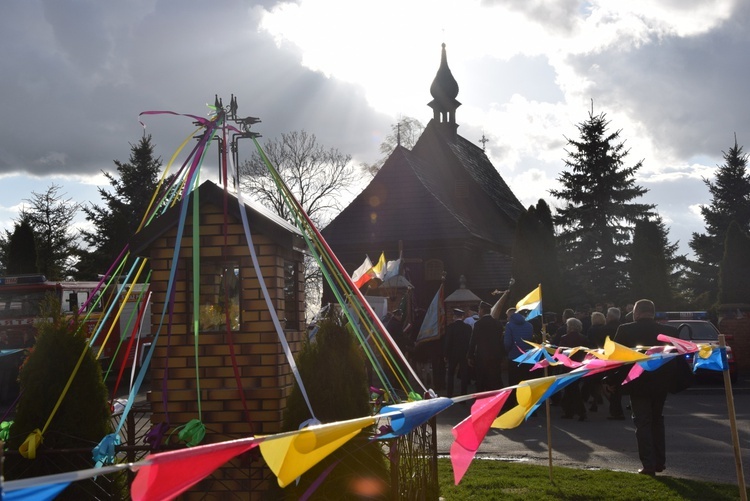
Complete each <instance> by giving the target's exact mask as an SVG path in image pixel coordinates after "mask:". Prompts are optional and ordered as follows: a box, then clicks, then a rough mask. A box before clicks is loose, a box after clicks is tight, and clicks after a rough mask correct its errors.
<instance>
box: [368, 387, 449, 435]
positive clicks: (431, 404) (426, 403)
mask: <svg viewBox="0 0 750 501" xmlns="http://www.w3.org/2000/svg"><path fill="white" fill-rule="evenodd" d="M451 405H453V400H451V399H450V398H446V397H438V398H430V399H426V400H419V401H417V402H406V403H403V404H396V405H388V406H386V407H383V408H382V409H381V410H380V414H395V415H393V416H391V418H390V419H391V430H392V431H391V432H389V433H386V434H384V435H380V436H379V437H378V438H379V439H381V440H384V439H389V438H395V437H398V436H401V435H406V434H407V433H409V432H411V431H412V430H413V429H414V428H416V427H417V426H419V425H421V424H424V423H426V422H427V421H428V420H429V419H430V418H431V417H432V416H435V415H436V414H438V413H440V412H442V411H443V410H445V409H447V408H448V407H450V406H451Z"/></svg>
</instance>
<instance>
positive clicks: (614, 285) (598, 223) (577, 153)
mask: <svg viewBox="0 0 750 501" xmlns="http://www.w3.org/2000/svg"><path fill="white" fill-rule="evenodd" d="M608 127H609V121H607V119H606V117H605V114H604V113H601V114H599V115H594V113H593V110H592V111H591V112H589V118H588V120H586V121H584V122H581V123H580V124H578V126H577V128H578V131H579V133H580V139H579V140H574V139H569V138H566V139H567V141H568V148H567V149H566V153H567V155H568V157H567V159H566V160H565V167H566V170H564V171H563V172H562V174H560V177H559V178H558V181H559V182H560V184H561V185H562V188H560V189H558V190H550V193H551V194H552V195H553V196H554V197H556V198H557V199H559V200H560V201H561V202H562V203H563V205H562V207H561V208H559V209H558V211H557V214H556V215H555V217H554V222H555V224H556V225H557V226H558V227H559V233H558V248H559V249H560V252H561V256H560V257H561V261H562V263H563V270H564V273H565V275H566V286H567V287H569V289H568V292H569V295H570V297H573V298H576V299H577V300H578V301H585V302H602V301H617V300H620V299H625V298H621V297H618V296H620V295H621V294H622V291H623V290H627V266H626V262H625V259H626V258H627V256H628V250H629V244H630V240H631V235H632V233H633V224H634V223H635V222H636V221H638V220H640V219H644V218H646V217H648V216H650V215H653V208H654V206H653V205H649V204H642V203H635V202H634V200H636V199H637V198H638V197H640V196H642V195H643V194H644V193H646V191H647V190H646V189H645V188H642V187H641V186H638V185H636V184H635V173H636V172H637V171H638V170H639V169H640V168H641V166H642V161H639V162H637V163H636V164H635V165H633V166H631V167H626V166H625V157H626V156H627V155H628V150H626V149H625V145H624V143H623V142H622V141H620V131H619V130H618V131H616V132H612V133H610V132H608V130H607V129H608Z"/></svg>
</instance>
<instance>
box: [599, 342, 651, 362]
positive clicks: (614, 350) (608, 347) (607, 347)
mask: <svg viewBox="0 0 750 501" xmlns="http://www.w3.org/2000/svg"><path fill="white" fill-rule="evenodd" d="M604 357H605V358H606V359H607V360H619V361H620V362H638V361H640V360H648V355H644V354H643V353H640V352H638V351H636V350H634V349H632V348H628V347H627V346H625V345H622V344H620V343H616V342H614V341H612V340H611V339H610V338H609V336H607V339H606V340H605V341H604Z"/></svg>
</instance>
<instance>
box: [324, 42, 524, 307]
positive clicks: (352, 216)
mask: <svg viewBox="0 0 750 501" xmlns="http://www.w3.org/2000/svg"><path fill="white" fill-rule="evenodd" d="M430 93H431V94H432V97H433V99H432V101H430V103H429V106H430V107H431V108H432V110H433V118H432V119H431V120H430V122H429V123H428V124H427V126H426V128H425V129H424V131H423V133H422V135H421V136H420V138H419V140H418V141H417V143H416V144H415V145H414V147H413V148H412V149H411V150H408V149H406V148H404V147H402V146H400V145H398V146H397V147H396V148H395V149H394V150H393V153H392V154H391V155H390V156H389V157H388V159H387V160H386V161H385V163H384V164H383V166H382V168H381V169H380V171H379V172H378V173H377V175H376V176H375V177H374V178H373V179H372V181H371V182H370V184H369V185H368V186H367V187H366V188H365V190H364V191H363V192H362V193H361V194H360V195H359V196H358V197H357V198H355V199H354V201H352V203H351V204H350V205H349V206H347V207H346V208H345V209H344V210H343V211H342V212H341V213H340V214H339V215H338V216H337V217H336V218H335V219H334V220H333V221H332V222H331V223H330V224H329V225H328V226H327V227H326V228H325V229H324V230H323V231H322V233H323V236H324V237H325V238H326V240H327V241H328V243H329V244H330V246H331V248H332V249H333V251H334V252H335V253H336V255H337V256H338V258H339V260H340V261H341V262H342V263H343V264H344V266H345V267H346V269H347V271H349V273H351V272H352V271H353V270H354V269H356V268H357V267H358V266H360V265H361V264H362V262H363V261H364V259H365V256H366V255H369V256H370V258H371V260H372V261H373V263H374V262H375V261H376V260H377V258H378V257H379V256H380V254H381V252H385V254H386V257H387V258H388V259H389V260H390V259H397V258H398V257H399V254H400V253H401V255H402V257H403V260H402V273H403V274H404V276H405V277H406V279H407V280H408V281H409V282H411V284H412V285H413V286H414V296H413V301H414V305H415V306H416V307H419V308H427V306H428V305H429V303H430V301H431V299H432V297H433V296H434V294H435V292H436V291H437V289H438V288H439V286H440V283H441V280H442V279H443V277H444V276H445V281H446V288H445V290H446V295H447V294H449V293H450V292H451V291H453V290H456V289H458V288H459V285H460V282H459V280H460V279H461V276H464V277H465V282H466V286H467V287H468V288H470V289H471V290H472V291H473V292H474V293H475V294H477V295H478V296H479V297H481V298H483V299H485V300H487V301H489V300H491V296H490V292H492V291H493V290H495V289H501V290H502V289H505V288H506V287H507V285H508V282H509V280H510V278H511V251H512V248H513V239H514V234H515V229H516V222H517V221H518V217H519V215H520V214H521V212H522V211H524V210H525V209H524V207H523V206H522V205H521V203H520V202H519V201H518V199H517V198H516V196H515V195H514V194H513V192H512V191H511V190H510V188H509V187H508V185H507V184H506V183H505V181H504V180H503V178H502V177H501V176H500V174H499V173H498V171H497V169H496V168H495V167H494V166H493V165H492V162H490V160H489V158H487V155H485V153H484V151H483V149H482V148H480V147H479V146H477V145H475V144H473V143H472V142H471V141H469V140H467V139H465V138H464V137H461V136H460V135H459V134H458V123H457V122H456V109H457V108H458V107H459V106H460V105H461V103H460V102H458V101H457V100H456V97H457V96H458V83H457V82H456V79H455V78H454V77H453V74H452V73H451V70H450V68H449V67H448V60H447V56H446V51H445V44H443V46H442V55H441V61H440V67H439V69H438V71H437V75H436V76H435V79H434V81H433V82H432V85H431V87H430ZM326 299H327V298H326V297H325V296H324V301H325V300H326Z"/></svg>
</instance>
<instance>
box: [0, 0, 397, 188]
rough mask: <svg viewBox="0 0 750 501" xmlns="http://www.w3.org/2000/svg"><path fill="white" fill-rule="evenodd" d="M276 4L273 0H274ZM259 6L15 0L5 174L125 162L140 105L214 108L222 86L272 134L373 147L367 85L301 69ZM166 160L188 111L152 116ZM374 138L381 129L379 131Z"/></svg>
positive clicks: (3, 87)
mask: <svg viewBox="0 0 750 501" xmlns="http://www.w3.org/2000/svg"><path fill="white" fill-rule="evenodd" d="M266 4H267V5H268V6H270V5H271V4H272V2H266ZM260 9H261V8H260V7H259V6H258V5H257V3H255V5H253V6H249V5H248V3H247V2H240V1H214V2H202V3H201V2H199V3H196V4H191V5H190V8H189V9H187V8H185V4H183V3H181V2H173V1H136V2H122V3H115V4H110V3H104V2H95V1H90V2H57V1H46V2H40V1H34V0H29V1H24V2H12V3H11V4H10V5H7V6H5V7H4V15H3V17H2V20H0V44H2V46H3V47H15V48H17V49H16V50H13V51H9V52H7V53H6V55H4V57H3V58H2V59H0V74H2V75H3V78H2V79H0V96H2V97H0V99H2V101H0V102H2V107H3V111H4V116H5V126H4V128H3V129H4V132H3V134H2V135H1V136H0V137H1V139H0V174H2V173H9V172H27V173H29V174H33V175H51V174H74V173H75V174H86V173H94V172H98V171H99V170H101V169H107V170H111V169H112V168H113V164H112V160H114V159H119V160H126V159H127V158H128V156H129V153H130V145H129V143H132V142H135V141H137V139H138V138H139V137H140V135H141V134H142V129H141V126H140V125H139V123H138V120H137V117H138V113H139V112H141V111H146V110H173V111H177V112H181V113H192V114H199V115H202V114H206V113H208V109H207V108H206V106H205V104H206V103H213V100H214V95H215V94H219V95H220V96H222V97H224V99H225V103H227V102H228V100H229V97H230V94H232V93H234V94H235V95H237V96H238V101H239V106H240V110H239V112H240V114H241V115H244V116H247V115H252V116H257V117H260V118H261V120H262V123H260V124H258V125H257V126H256V127H257V130H258V132H260V133H261V134H262V135H263V136H264V137H265V138H272V137H276V136H278V135H279V134H280V133H282V132H287V131H291V130H300V129H305V130H308V131H309V132H312V133H315V134H316V135H317V136H318V139H319V141H320V142H322V143H323V144H325V145H326V146H335V147H337V148H339V149H340V150H341V151H343V152H345V153H360V152H368V151H372V156H373V158H375V157H376V156H377V146H378V144H379V141H377V142H376V143H375V144H371V143H372V142H373V141H372V138H371V137H370V135H369V134H363V133H362V131H378V133H380V132H381V131H382V134H380V135H381V136H382V135H384V134H385V133H387V132H388V127H389V123H390V119H389V118H388V117H385V116H383V115H380V114H378V113H376V112H375V111H374V110H372V109H371V108H370V107H369V106H368V105H367V103H366V101H365V99H364V95H363V92H362V90H361V89H360V88H358V87H356V86H354V85H350V84H345V83H342V82H340V81H337V80H335V79H331V78H327V77H325V76H324V75H322V74H319V73H315V72H312V71H310V70H307V69H305V68H303V67H302V66H301V64H300V54H299V53H297V52H296V51H295V50H294V49H293V48H289V47H282V48H278V47H277V46H276V44H275V43H274V42H273V40H272V39H271V38H270V36H268V35H267V34H266V33H265V32H260V31H259V30H258V22H259V20H260V15H261V12H262V11H261V10H260ZM146 124H147V129H146V130H147V132H149V133H151V134H152V135H153V137H154V141H155V143H156V145H157V150H158V152H159V154H160V155H161V156H162V158H169V156H170V155H171V153H172V151H173V149H174V148H176V146H177V145H179V143H180V142H181V141H182V140H183V139H184V137H185V136H186V135H187V134H189V133H190V131H191V130H192V126H191V124H190V121H189V119H183V120H180V119H178V118H175V117H169V118H167V117H149V118H148V119H147V120H146ZM377 136H378V134H376V137H377Z"/></svg>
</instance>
